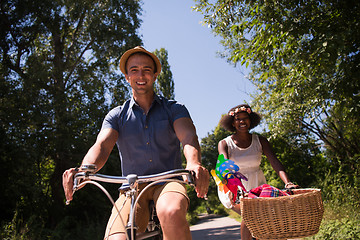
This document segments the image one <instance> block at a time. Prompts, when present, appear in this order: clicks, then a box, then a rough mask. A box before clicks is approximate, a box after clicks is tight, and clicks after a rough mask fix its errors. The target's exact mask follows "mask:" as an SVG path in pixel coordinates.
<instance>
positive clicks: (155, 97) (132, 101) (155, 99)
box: [130, 94, 161, 108]
mask: <svg viewBox="0 0 360 240" xmlns="http://www.w3.org/2000/svg"><path fill="white" fill-rule="evenodd" d="M155 102H157V103H158V104H161V100H160V97H159V96H158V95H157V94H154V100H153V102H152V104H151V106H153V105H154V104H155ZM134 105H135V106H138V107H139V105H138V104H137V103H136V102H135V99H134V96H132V97H131V99H130V108H133V106H134Z"/></svg>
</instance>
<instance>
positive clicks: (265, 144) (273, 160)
mask: <svg viewBox="0 0 360 240" xmlns="http://www.w3.org/2000/svg"><path fill="white" fill-rule="evenodd" d="M259 140H260V143H261V145H262V149H263V152H264V154H265V156H266V157H267V159H268V160H269V162H270V164H271V166H272V168H273V169H274V170H275V172H276V173H277V174H278V175H279V177H280V178H281V180H282V181H283V182H284V183H285V187H286V188H297V187H299V186H297V185H295V184H293V183H292V182H290V180H289V177H288V175H287V174H286V172H285V168H284V166H283V165H282V163H281V162H280V161H279V159H278V158H277V157H276V155H275V154H274V152H273V150H272V147H271V145H270V143H269V141H268V140H267V139H266V138H264V137H263V136H259Z"/></svg>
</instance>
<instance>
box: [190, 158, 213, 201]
mask: <svg viewBox="0 0 360 240" xmlns="http://www.w3.org/2000/svg"><path fill="white" fill-rule="evenodd" d="M187 169H188V170H192V171H194V172H195V183H196V186H195V190H196V193H197V196H198V197H199V198H204V197H206V194H207V192H208V188H209V179H210V174H209V171H208V170H207V169H206V168H204V167H202V166H200V165H195V166H191V167H187Z"/></svg>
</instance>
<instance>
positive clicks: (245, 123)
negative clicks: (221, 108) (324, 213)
mask: <svg viewBox="0 0 360 240" xmlns="http://www.w3.org/2000/svg"><path fill="white" fill-rule="evenodd" d="M260 120H261V117H260V115H259V114H258V113H256V112H253V111H252V109H251V108H250V106H249V105H246V104H242V105H238V106H236V107H233V108H232V109H230V111H229V112H228V114H227V115H224V116H223V117H222V118H221V120H220V125H221V126H222V127H223V128H224V129H226V130H228V131H231V132H234V134H232V135H230V136H228V137H226V138H225V139H223V140H221V141H220V142H219V144H218V151H219V154H223V155H224V157H225V158H226V159H230V160H232V161H234V162H235V164H236V165H238V166H239V168H240V170H239V172H241V173H242V174H243V175H245V176H246V177H247V178H248V181H243V185H244V187H245V189H246V190H247V191H249V190H250V189H252V188H256V187H258V186H260V185H262V184H265V183H266V180H265V176H264V173H263V172H262V170H261V169H260V163H261V155H262V154H263V153H264V154H265V156H266V157H267V159H268V160H269V162H270V164H271V166H272V167H273V169H274V170H275V171H276V173H277V174H278V175H279V177H280V178H281V180H282V181H283V182H284V183H285V188H297V187H298V186H297V185H295V184H293V183H292V182H290V180H289V178H288V176H287V174H286V172H285V169H284V166H283V165H282V164H281V162H280V161H279V160H278V159H277V157H276V156H275V154H274V153H273V151H272V149H271V146H270V143H269V142H268V140H267V139H266V138H265V137H263V136H260V135H255V134H251V133H249V130H250V129H253V128H254V127H256V126H257V125H258V124H259V123H260ZM219 196H220V195H219ZM230 208H231V209H232V210H234V211H235V212H237V213H238V214H240V205H239V204H237V205H234V204H232V206H231V207H230ZM241 239H242V240H248V239H252V237H251V233H250V231H249V230H248V228H247V227H246V225H245V223H244V221H242V222H241Z"/></svg>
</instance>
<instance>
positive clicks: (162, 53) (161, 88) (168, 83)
mask: <svg viewBox="0 0 360 240" xmlns="http://www.w3.org/2000/svg"><path fill="white" fill-rule="evenodd" d="M154 54H155V55H156V56H157V57H158V58H159V60H160V63H161V72H160V74H159V76H158V77H157V79H156V81H155V86H154V87H155V92H156V93H157V94H160V95H162V96H164V97H165V98H167V99H174V98H175V93H174V80H173V77H172V72H171V70H170V65H169V62H168V52H167V51H166V50H165V49H164V48H161V49H160V50H155V51H154Z"/></svg>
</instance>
